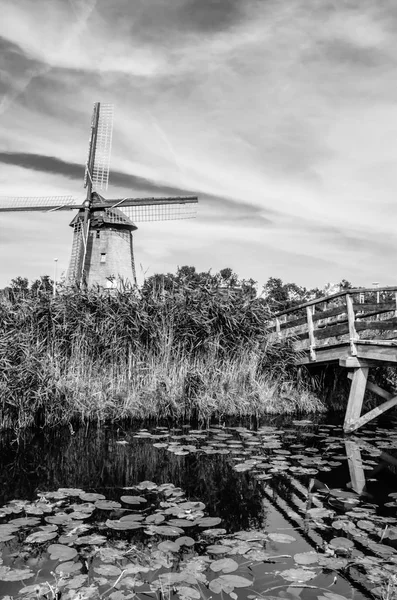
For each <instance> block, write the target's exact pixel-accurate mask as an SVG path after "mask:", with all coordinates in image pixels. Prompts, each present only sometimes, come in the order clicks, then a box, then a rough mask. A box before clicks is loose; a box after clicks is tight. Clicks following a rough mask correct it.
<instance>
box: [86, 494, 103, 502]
mask: <svg viewBox="0 0 397 600" xmlns="http://www.w3.org/2000/svg"><path fill="white" fill-rule="evenodd" d="M80 498H81V500H83V502H96V501H97V500H106V496H104V495H103V494H95V493H91V492H83V493H82V494H80Z"/></svg>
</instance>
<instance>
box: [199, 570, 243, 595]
mask: <svg viewBox="0 0 397 600" xmlns="http://www.w3.org/2000/svg"><path fill="white" fill-rule="evenodd" d="M250 585H252V581H251V580H250V579H247V578H246V577H241V576H240V575H220V576H219V577H217V578H216V579H213V580H212V581H210V583H209V588H210V590H211V591H212V592H214V593H215V594H220V593H221V592H222V591H224V592H225V593H226V594H230V592H232V591H233V590H234V588H244V587H248V586H250Z"/></svg>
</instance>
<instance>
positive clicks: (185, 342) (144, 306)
mask: <svg viewBox="0 0 397 600" xmlns="http://www.w3.org/2000/svg"><path fill="white" fill-rule="evenodd" d="M268 316H269V315H268V308H267V306H266V304H265V303H264V302H263V301H261V300H260V299H252V298H249V297H247V296H245V295H244V294H237V295H236V294H230V295H225V294H220V293H219V291H217V290H216V289H213V288H211V287H206V286H200V287H196V288H194V287H191V286H189V285H187V284H186V285H181V286H179V287H178V288H177V289H174V290H172V292H164V290H162V291H161V292H159V293H156V292H154V291H153V290H150V291H146V292H145V291H144V290H143V291H138V290H135V291H125V292H112V293H106V292H103V291H102V292H101V291H100V290H77V289H65V290H62V291H61V293H59V294H58V295H57V296H56V298H52V296H51V295H50V294H48V293H41V294H37V295H32V294H26V293H23V294H22V293H19V294H17V293H11V292H10V293H8V294H3V295H2V296H1V297H0V398H1V400H0V428H1V429H6V428H18V429H20V428H24V427H29V426H33V425H36V426H54V425H57V424H66V423H75V422H88V421H96V422H105V421H113V422H114V421H116V420H121V419H125V418H153V417H154V418H159V419H160V418H164V417H169V418H172V419H186V420H193V419H194V420H197V421H203V420H208V419H211V418H212V417H217V418H222V416H229V415H248V414H256V415H261V414H263V413H284V412H312V411H321V410H323V409H324V407H323V405H322V404H321V402H320V401H319V400H318V399H317V398H316V397H315V396H314V395H313V394H312V393H310V392H309V391H308V388H307V386H306V385H305V383H304V381H303V380H302V377H301V374H300V371H299V369H297V368H296V367H295V366H294V353H293V351H292V349H291V348H290V347H289V346H287V345H285V344H284V345H282V344H278V343H271V342H270V341H269V339H268V336H267V333H266V328H265V326H266V322H267V320H268Z"/></svg>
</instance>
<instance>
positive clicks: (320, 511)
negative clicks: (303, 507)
mask: <svg viewBox="0 0 397 600" xmlns="http://www.w3.org/2000/svg"><path fill="white" fill-rule="evenodd" d="M307 514H308V515H310V516H311V517H313V519H317V518H319V519H323V518H325V517H329V516H331V515H334V514H335V511H333V510H330V509H329V508H310V509H309V510H308V511H307Z"/></svg>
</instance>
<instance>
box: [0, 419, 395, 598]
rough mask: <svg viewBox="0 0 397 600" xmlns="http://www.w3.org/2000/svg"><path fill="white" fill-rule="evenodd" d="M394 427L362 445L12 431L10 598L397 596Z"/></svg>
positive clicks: (283, 431)
mask: <svg viewBox="0 0 397 600" xmlns="http://www.w3.org/2000/svg"><path fill="white" fill-rule="evenodd" d="M394 425H395V424H394V423H393V422H392V421H391V420H390V418H388V419H384V420H383V421H381V422H380V423H378V427H377V428H376V427H375V425H374V424H371V425H370V426H368V427H366V428H365V429H363V430H361V431H360V433H359V434H357V435H356V436H350V437H344V436H343V433H342V430H341V427H340V426H338V425H335V424H332V423H329V422H328V423H326V422H321V421H320V422H318V423H314V422H311V421H306V420H302V419H301V420H292V419H289V420H288V419H274V418H273V419H268V420H267V421H266V422H265V421H264V422H261V423H245V426H235V424H234V426H231V427H227V426H222V427H212V428H210V429H205V430H191V429H189V428H187V427H183V428H180V429H169V428H159V427H154V428H149V427H148V428H147V429H133V428H131V429H127V430H124V429H117V428H103V429H100V430H98V429H92V428H91V429H79V430H78V431H76V432H75V433H74V434H73V435H72V434H71V432H70V431H69V430H68V429H62V430H58V431H54V432H51V433H44V432H33V433H29V434H27V435H26V438H25V439H24V440H21V441H20V442H19V443H18V441H17V440H13V439H12V435H11V436H4V438H3V441H2V443H1V445H0V450H1V454H0V507H1V506H2V507H3V508H0V598H2V597H5V596H13V597H15V598H16V597H23V598H30V597H32V596H33V595H35V596H39V597H45V596H46V597H47V598H55V597H59V594H58V591H57V590H58V589H59V590H60V591H61V592H62V598H66V599H68V598H76V597H77V594H79V596H78V597H80V598H98V597H105V598H106V597H110V598H112V600H120V599H122V598H138V599H139V600H143V598H161V597H163V598H210V597H211V596H212V597H213V598H218V597H219V598H221V596H222V597H224V598H225V597H226V598H227V597H231V598H232V599H234V600H236V598H250V599H254V598H284V599H291V600H293V599H295V600H296V597H297V596H300V597H301V598H309V599H311V598H316V599H317V598H319V599H320V600H342V598H341V597H344V598H354V599H355V600H361V599H362V598H365V597H368V598H369V597H372V594H373V595H375V597H381V594H382V591H384V589H386V588H385V586H386V585H389V595H390V594H391V593H394V591H395V590H394V588H393V585H394V583H393V582H394V577H395V576H394V573H395V571H396V564H397V519H396V509H397V477H396V473H397V453H396V451H395V448H396V439H397V428H396V427H395V426H394ZM59 488H61V491H60V492H58V493H55V494H54V492H56V490H59ZM87 492H88V493H91V494H94V496H86V493H87ZM95 494H97V495H100V496H95ZM131 497H132V498H131ZM137 498H138V499H137ZM110 502H113V504H111V503H110ZM114 503H116V504H114ZM197 503H198V504H197ZM164 527H165V529H163V528H164ZM61 571H62V573H63V575H61V573H60V572H61ZM49 586H51V587H49ZM390 597H392V596H390ZM396 597H397V594H396Z"/></svg>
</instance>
